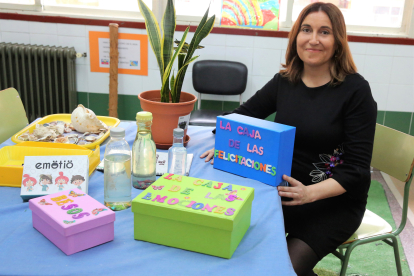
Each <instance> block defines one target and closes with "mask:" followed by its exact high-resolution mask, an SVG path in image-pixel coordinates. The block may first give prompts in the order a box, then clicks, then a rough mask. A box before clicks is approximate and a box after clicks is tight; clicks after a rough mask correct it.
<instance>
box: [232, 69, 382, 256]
mask: <svg viewBox="0 0 414 276" xmlns="http://www.w3.org/2000/svg"><path fill="white" fill-rule="evenodd" d="M233 112H234V113H239V114H243V115H247V116H251V117H255V118H261V119H264V118H266V117H267V116H269V115H270V114H272V113H273V112H276V117H275V122H277V123H281V124H286V125H290V126H294V127H296V135H295V147H294V152H293V161H292V173H291V176H292V177H293V178H295V179H297V180H299V181H300V182H302V184H304V185H312V184H315V183H318V182H320V181H323V180H325V179H327V178H329V177H332V178H333V179H335V180H336V181H337V182H338V183H339V184H341V185H342V187H343V188H344V189H345V190H346V192H345V193H344V194H342V195H340V196H335V197H331V198H327V199H323V200H319V201H316V202H313V203H308V204H305V205H300V206H283V214H284V220H285V230H286V233H289V236H290V237H296V238H299V239H301V240H302V241H304V242H306V243H307V244H308V245H309V246H310V247H311V248H312V249H313V250H314V251H315V253H316V254H317V255H318V257H319V258H320V259H322V258H323V257H324V256H325V255H327V254H329V253H331V252H333V251H334V250H335V249H336V248H337V247H338V246H339V245H340V244H341V243H343V242H344V241H346V240H347V239H348V238H349V237H350V236H351V235H352V234H353V233H354V232H355V231H356V229H358V227H359V225H360V223H361V220H362V218H363V215H364V212H365V206H366V200H367V197H368V189H369V186H370V162H371V156H372V148H373V140H374V133H375V124H376V116H377V104H376V102H375V101H374V99H373V97H372V94H371V90H370V87H369V84H368V82H367V81H366V80H365V79H364V78H363V77H362V76H361V75H359V74H352V75H348V76H347V77H346V78H345V80H344V82H342V83H341V84H339V85H337V86H331V85H329V84H325V85H323V86H320V87H314V88H309V87H307V86H306V85H305V84H304V83H303V82H302V81H300V82H299V83H297V84H292V83H290V82H289V81H288V80H287V79H286V78H283V77H282V76H281V75H280V74H276V75H275V76H274V77H273V79H271V80H270V81H269V82H268V83H267V84H266V85H265V86H264V87H263V88H262V89H260V90H259V91H258V92H257V93H256V94H255V95H254V96H252V97H251V98H250V99H249V100H248V101H247V102H246V103H244V104H243V105H241V106H240V107H238V108H237V109H235V110H234V111H233Z"/></svg>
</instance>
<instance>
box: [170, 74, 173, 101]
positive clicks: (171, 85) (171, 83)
mask: <svg viewBox="0 0 414 276" xmlns="http://www.w3.org/2000/svg"><path fill="white" fill-rule="evenodd" d="M170 87H171V88H172V87H174V72H173V73H172V76H171V80H170ZM171 98H172V95H171Z"/></svg>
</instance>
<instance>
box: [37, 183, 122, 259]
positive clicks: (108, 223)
mask: <svg viewBox="0 0 414 276" xmlns="http://www.w3.org/2000/svg"><path fill="white" fill-rule="evenodd" d="M29 208H30V210H32V219H33V227H34V228H36V229H37V230H38V231H39V232H40V233H42V234H43V235H44V236H45V237H46V238H48V239H49V240H50V241H51V242H53V243H54V244H55V245H56V246H57V247H59V248H60V249H61V250H62V251H63V252H64V253H65V254H66V255H71V254H73V253H76V252H79V251H82V250H85V249H88V248H91V247H94V246H97V245H100V244H102V243H105V242H109V241H112V240H113V239H114V221H115V212H113V211H112V210H110V209H109V208H107V207H106V206H105V205H103V204H101V203H99V202H98V201H96V200H95V199H93V198H92V197H90V196H88V195H87V194H85V193H84V192H82V191H81V190H78V189H72V190H67V191H62V192H59V193H55V194H51V195H46V196H42V197H37V198H33V199H30V200H29Z"/></svg>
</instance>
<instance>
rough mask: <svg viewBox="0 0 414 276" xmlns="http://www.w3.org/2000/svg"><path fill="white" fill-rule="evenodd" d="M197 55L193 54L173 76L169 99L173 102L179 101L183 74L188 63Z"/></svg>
mask: <svg viewBox="0 0 414 276" xmlns="http://www.w3.org/2000/svg"><path fill="white" fill-rule="evenodd" d="M198 57H199V56H195V57H193V58H191V59H190V60H189V61H187V62H186V63H185V64H184V65H183V66H182V67H181V69H180V70H178V72H177V76H176V77H175V81H174V86H172V85H171V99H172V102H173V103H178V102H180V97H181V87H182V86H183V81H184V75H185V72H186V71H187V67H188V65H189V64H190V63H191V62H193V61H194V60H196V59H197V58H198Z"/></svg>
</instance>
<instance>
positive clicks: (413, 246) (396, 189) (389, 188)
mask: <svg viewBox="0 0 414 276" xmlns="http://www.w3.org/2000/svg"><path fill="white" fill-rule="evenodd" d="M371 178H372V179H374V180H377V181H379V182H380V183H381V184H382V185H383V187H384V191H385V194H386V196H387V199H388V204H389V205H390V209H391V212H392V215H393V217H394V221H395V224H396V225H397V227H398V226H399V225H400V222H401V215H402V209H401V206H402V198H403V196H402V195H403V183H402V182H401V181H398V180H397V179H395V178H392V177H390V176H388V175H387V174H384V173H382V172H379V171H377V170H374V172H373V173H372V175H371ZM413 210H414V189H412V188H411V190H410V201H409V210H408V219H407V223H406V225H405V228H404V230H403V231H402V232H401V234H400V239H401V243H402V246H403V249H404V253H405V257H406V261H407V263H408V265H409V267H410V270H411V274H413V275H414V227H413V224H414V220H413V219H414V216H413Z"/></svg>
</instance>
